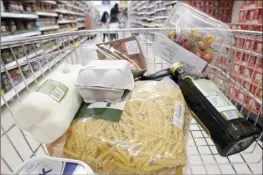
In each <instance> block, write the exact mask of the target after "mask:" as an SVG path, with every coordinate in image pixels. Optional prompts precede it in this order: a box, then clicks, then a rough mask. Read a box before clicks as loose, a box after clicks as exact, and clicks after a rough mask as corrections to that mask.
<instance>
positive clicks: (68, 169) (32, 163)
mask: <svg viewBox="0 0 263 175" xmlns="http://www.w3.org/2000/svg"><path fill="white" fill-rule="evenodd" d="M13 174H17V175H18V174H21V175H22V174H23V175H24V174H28V175H31V174H32V175H33V174H34V175H35V174H43V175H44V174H45V175H48V174H56V175H66V174H67V175H81V174H83V175H84V174H85V175H87V174H89V175H91V174H94V173H93V171H92V170H91V168H90V167H89V166H88V165H87V164H86V163H84V162H82V161H79V160H73V159H63V158H56V157H35V158H32V159H29V160H27V161H25V162H24V163H23V164H21V165H20V167H19V168H18V169H17V170H16V171H15V172H14V173H13Z"/></svg>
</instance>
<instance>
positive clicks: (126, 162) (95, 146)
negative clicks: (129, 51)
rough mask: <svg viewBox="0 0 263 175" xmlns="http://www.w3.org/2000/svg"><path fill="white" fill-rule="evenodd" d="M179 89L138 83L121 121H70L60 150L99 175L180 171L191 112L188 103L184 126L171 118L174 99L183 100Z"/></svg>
mask: <svg viewBox="0 0 263 175" xmlns="http://www.w3.org/2000/svg"><path fill="white" fill-rule="evenodd" d="M136 92H138V93H136ZM178 93H181V92H180V90H179V89H176V88H174V87H172V86H169V85H167V84H166V83H164V82H151V81H149V82H137V84H136V87H135V89H134V92H133V95H131V98H130V99H129V101H128V102H127V104H126V106H125V108H124V110H123V112H122V116H121V118H120V121H118V122H116V121H115V122H111V121H105V120H103V119H95V118H78V119H76V120H74V121H73V122H72V124H71V126H70V128H69V135H68V136H67V139H66V143H65V144H64V149H63V153H64V154H65V156H66V157H68V158H74V159H79V160H83V161H85V162H86V163H87V164H88V165H89V166H90V167H91V168H92V169H93V170H94V171H95V172H97V173H98V174H168V173H171V174H174V172H177V173H179V174H180V173H182V171H181V169H182V168H181V167H183V166H185V164H186V149H185V141H186V138H185V137H186V136H187V131H188V129H189V124H190V121H191V116H190V112H189V111H188V109H187V108H186V110H185V111H186V112H185V115H186V116H185V120H184V125H183V129H182V130H181V129H180V128H178V127H177V126H176V125H175V124H173V123H172V122H173V117H174V112H176V111H174V110H175V108H174V105H175V102H176V101H180V102H181V103H183V104H185V102H184V101H183V97H182V95H181V94H180V95H177V94H178ZM178 98H179V99H178ZM177 166H178V168H176V167H177Z"/></svg>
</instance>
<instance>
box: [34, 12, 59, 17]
mask: <svg viewBox="0 0 263 175" xmlns="http://www.w3.org/2000/svg"><path fill="white" fill-rule="evenodd" d="M36 14H37V15H39V16H50V17H57V16H58V14H56V13H50V12H36Z"/></svg>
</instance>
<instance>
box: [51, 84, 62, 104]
mask: <svg viewBox="0 0 263 175" xmlns="http://www.w3.org/2000/svg"><path fill="white" fill-rule="evenodd" d="M64 94H65V92H64V91H63V90H61V89H60V88H59V87H56V88H55V89H54V90H53V91H52V92H51V94H50V97H52V98H54V99H55V100H57V101H60V100H61V98H62V97H63V95H64Z"/></svg>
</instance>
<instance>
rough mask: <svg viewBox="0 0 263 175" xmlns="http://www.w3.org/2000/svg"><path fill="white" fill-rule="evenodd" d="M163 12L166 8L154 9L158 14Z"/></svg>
mask: <svg viewBox="0 0 263 175" xmlns="http://www.w3.org/2000/svg"><path fill="white" fill-rule="evenodd" d="M163 10H166V8H165V7H161V8H158V9H155V12H159V11H163Z"/></svg>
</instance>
